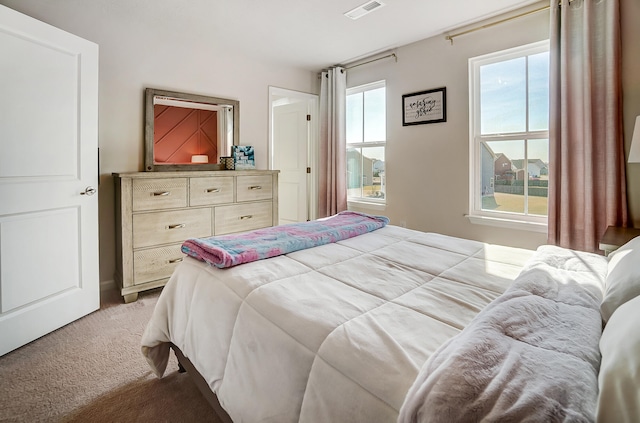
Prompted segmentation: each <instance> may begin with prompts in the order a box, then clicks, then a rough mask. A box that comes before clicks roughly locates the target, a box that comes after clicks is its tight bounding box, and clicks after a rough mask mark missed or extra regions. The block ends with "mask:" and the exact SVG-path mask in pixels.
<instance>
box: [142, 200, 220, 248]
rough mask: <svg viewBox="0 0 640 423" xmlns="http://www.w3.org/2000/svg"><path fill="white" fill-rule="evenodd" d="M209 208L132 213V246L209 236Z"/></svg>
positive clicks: (210, 232) (152, 244)
mask: <svg viewBox="0 0 640 423" xmlns="http://www.w3.org/2000/svg"><path fill="white" fill-rule="evenodd" d="M211 226H212V225H211V209H210V208H203V209H188V210H176V211H166V212H158V213H140V214H134V215H133V248H140V247H151V246H154V245H159V244H171V243H174V242H182V241H184V240H186V239H187V238H198V237H205V236H211V234H212V231H211Z"/></svg>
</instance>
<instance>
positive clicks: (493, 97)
mask: <svg viewBox="0 0 640 423" xmlns="http://www.w3.org/2000/svg"><path fill="white" fill-rule="evenodd" d="M469 86H470V97H471V98H470V103H469V104H470V111H469V116H470V120H471V121H470V129H471V130H470V163H471V169H470V175H471V176H470V195H469V201H470V206H469V212H470V213H469V215H470V218H471V219H472V221H474V222H479V223H487V222H490V224H505V223H506V225H512V226H515V227H522V225H524V227H528V228H531V229H534V230H540V231H546V223H547V205H548V195H547V191H548V183H549V42H548V41H543V42H539V43H535V44H529V45H526V46H522V47H517V48H514V49H510V50H506V51H501V52H497V53H492V54H488V55H485V56H481V57H475V58H472V59H469ZM474 218H478V219H474ZM491 218H494V219H491ZM498 222H500V223H498Z"/></svg>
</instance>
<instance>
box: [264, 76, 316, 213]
mask: <svg viewBox="0 0 640 423" xmlns="http://www.w3.org/2000/svg"><path fill="white" fill-rule="evenodd" d="M269 93H270V95H269V97H270V110H269V111H270V120H269V121H270V126H271V130H270V150H271V155H270V168H271V169H277V170H279V171H280V174H279V176H278V203H279V204H278V211H279V223H280V224H286V223H294V222H303V221H306V220H310V219H315V215H316V214H315V209H316V204H317V203H316V197H315V196H316V193H317V182H316V175H317V169H316V158H317V154H316V153H315V151H316V149H317V148H316V142H315V138H316V137H315V132H316V131H315V128H316V122H315V121H316V120H317V119H316V116H317V113H316V110H317V101H318V99H317V96H316V95H313V94H307V93H301V92H297V91H291V90H285V89H281V88H274V87H270V88H269ZM307 116H309V118H308V117H307ZM309 119H310V120H309ZM307 168H309V169H310V173H308V172H307Z"/></svg>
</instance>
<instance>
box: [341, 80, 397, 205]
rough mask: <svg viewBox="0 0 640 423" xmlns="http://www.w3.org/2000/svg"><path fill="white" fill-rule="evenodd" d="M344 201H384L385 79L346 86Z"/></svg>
mask: <svg viewBox="0 0 640 423" xmlns="http://www.w3.org/2000/svg"><path fill="white" fill-rule="evenodd" d="M346 127H347V200H348V201H367V202H374V203H383V204H384V202H385V197H386V180H385V170H384V153H385V145H386V142H387V108H386V89H385V82H384V81H380V82H374V83H371V84H367V85H361V86H359V87H354V88H349V89H347V117H346Z"/></svg>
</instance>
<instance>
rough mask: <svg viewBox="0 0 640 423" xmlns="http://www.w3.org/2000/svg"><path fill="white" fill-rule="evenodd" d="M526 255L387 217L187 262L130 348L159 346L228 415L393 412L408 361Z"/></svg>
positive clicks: (158, 361) (357, 416)
mask: <svg viewBox="0 0 640 423" xmlns="http://www.w3.org/2000/svg"><path fill="white" fill-rule="evenodd" d="M532 254H533V252H532V251H529V250H522V249H515V248H509V247H502V246H494V245H489V244H484V243H479V242H475V241H470V240H463V239H458V238H452V237H447V236H443V235H438V234H429V233H422V232H417V231H412V230H408V229H404V228H399V227H395V226H387V227H385V228H382V229H379V230H376V231H374V232H371V233H368V234H365V235H360V236H358V237H355V238H351V239H348V240H345V241H340V242H338V243H336V244H329V245H324V246H321V247H315V248H311V249H307V250H302V251H297V252H295V253H290V254H287V255H285V256H279V257H275V258H271V259H267V260H260V261H256V262H253V263H247V264H243V265H240V266H237V267H232V268H228V269H218V268H212V267H210V266H208V265H206V264H204V263H202V262H198V261H196V260H195V259H191V258H187V259H185V261H184V262H183V263H181V264H180V266H179V267H178V268H177V270H176V272H175V273H174V275H173V276H172V278H171V280H170V281H169V282H168V283H167V285H166V286H165V288H164V290H163V292H162V294H161V296H160V298H159V300H158V305H157V306H156V310H155V312H154V314H153V316H152V318H151V320H150V322H149V324H148V327H147V329H146V331H145V333H144V335H143V339H142V350H143V354H144V355H145V356H146V357H147V360H148V361H149V363H150V365H151V367H152V368H153V369H154V371H155V372H156V374H157V375H158V376H159V377H161V376H162V374H163V373H164V371H165V367H166V364H167V359H168V354H169V347H168V343H169V342H172V343H174V344H175V345H176V346H178V347H179V348H180V349H181V350H182V352H183V353H184V354H185V356H187V357H188V358H189V359H190V360H191V362H192V363H193V364H194V365H195V367H196V368H197V370H198V371H199V372H200V374H202V375H203V376H204V378H205V379H206V380H207V382H208V383H209V386H210V388H211V389H212V391H214V392H215V393H216V394H217V396H218V399H219V401H220V404H221V405H222V407H223V408H224V409H225V410H226V411H227V413H228V414H229V416H230V417H231V418H232V419H233V420H234V421H238V422H241V421H242V422H270V421H272V422H295V421H301V422H339V421H341V422H345V421H350V422H356V421H360V422H395V421H396V420H397V418H398V411H399V410H400V407H401V406H402V404H403V400H404V398H405V395H406V393H407V391H408V390H409V388H410V386H411V385H412V383H413V381H414V380H415V379H416V376H417V374H418V371H419V370H420V368H421V367H422V365H423V364H424V363H425V361H426V360H427V359H428V358H429V356H430V355H431V354H433V352H434V351H435V350H436V349H437V348H438V347H439V346H440V345H441V344H443V343H444V342H445V341H446V340H448V339H449V338H451V337H452V336H454V335H456V334H457V333H459V331H460V330H461V329H462V328H464V327H465V326H466V325H467V324H468V323H469V322H470V321H471V320H472V319H473V317H474V316H475V315H476V314H477V313H478V312H479V311H480V310H481V309H483V308H484V307H485V306H487V305H488V304H489V303H490V302H491V301H492V300H494V299H495V298H497V297H498V296H499V295H500V294H501V293H502V292H503V291H504V290H505V289H506V288H507V287H508V286H509V285H510V284H511V283H512V281H513V280H514V279H515V278H516V277H517V276H518V274H519V272H520V270H521V268H522V267H523V265H524V264H525V262H526V261H527V260H528V259H529V258H530V257H531V255H532Z"/></svg>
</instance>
